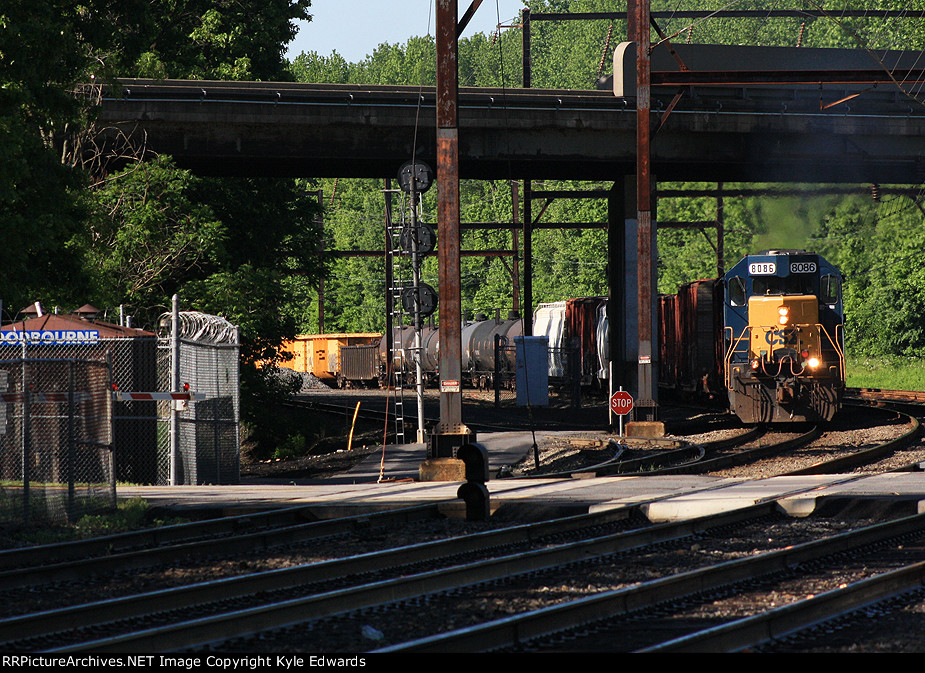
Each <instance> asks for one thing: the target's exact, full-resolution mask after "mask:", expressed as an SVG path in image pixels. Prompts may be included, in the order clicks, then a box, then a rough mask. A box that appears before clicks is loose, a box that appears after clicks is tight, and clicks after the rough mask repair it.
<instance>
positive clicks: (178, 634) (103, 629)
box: [0, 503, 925, 652]
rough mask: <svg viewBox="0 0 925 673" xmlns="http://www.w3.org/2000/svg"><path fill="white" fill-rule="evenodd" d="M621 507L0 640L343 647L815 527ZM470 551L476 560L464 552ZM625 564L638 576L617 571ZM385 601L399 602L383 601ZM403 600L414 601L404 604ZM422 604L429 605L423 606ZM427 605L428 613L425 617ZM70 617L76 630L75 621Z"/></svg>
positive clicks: (65, 619) (28, 625) (12, 628)
mask: <svg viewBox="0 0 925 673" xmlns="http://www.w3.org/2000/svg"><path fill="white" fill-rule="evenodd" d="M630 514H631V510H613V511H610V512H606V513H601V514H596V515H584V516H580V517H569V518H567V519H561V520H556V521H552V522H544V523H540V524H530V525H524V526H516V527H512V528H506V529H502V530H499V531H491V532H486V533H482V534H479V535H469V536H465V537H462V538H459V539H454V540H448V541H440V542H432V543H427V544H418V545H412V546H408V547H402V548H399V549H391V550H386V551H382V552H379V553H372V554H365V555H361V556H358V557H351V558H347V559H340V560H332V561H329V562H324V563H315V564H308V565H306V566H301V567H296V568H291V569H285V570H278V571H271V572H264V573H252V574H249V575H245V576H241V577H236V578H226V579H222V580H217V581H214V582H204V583H199V584H197V585H193V586H188V587H179V588H176V589H170V590H163V591H157V592H150V593H148V594H144V595H139V596H128V597H122V598H117V599H112V600H107V601H97V602H96V603H92V604H86V605H78V606H71V607H69V608H65V609H62V610H55V611H46V612H43V613H41V614H29V615H21V616H19V617H15V618H11V619H6V620H2V621H0V642H2V644H3V647H4V649H5V650H8V651H34V650H36V649H41V650H47V651H54V652H76V651H99V652H102V651H113V652H139V651H166V650H174V649H195V648H200V647H206V646H210V647H221V649H223V650H226V649H227V648H229V647H231V648H232V649H235V648H239V649H241V650H242V651H265V650H263V649H262V648H263V647H267V646H268V647H271V648H272V647H274V646H273V645H271V643H274V642H276V645H275V647H282V648H283V649H282V650H281V651H291V650H292V647H293V646H295V647H296V649H300V650H304V651H313V649H314V650H317V651H321V650H322V649H324V650H325V651H331V648H332V647H334V648H337V644H338V643H343V645H342V647H343V648H344V649H336V651H347V652H349V651H356V648H358V647H359V648H364V645H367V646H368V645H369V643H364V642H363V641H362V640H358V639H357V638H358V636H357V635H356V633H353V634H352V636H353V640H350V638H346V640H345V637H344V635H343V634H341V633H338V628H339V627H341V626H342V625H343V624H347V625H348V628H349V625H350V624H351V623H352V621H351V620H354V619H356V617H354V616H353V615H356V614H357V613H358V612H361V613H363V614H369V611H370V610H385V611H386V612H384V613H383V614H384V615H386V616H385V617H382V619H383V621H384V623H391V622H395V623H399V622H400V621H401V620H402V619H405V618H404V617H402V615H408V614H412V615H415V619H414V621H415V623H416V626H417V627H420V626H422V625H427V624H442V623H446V619H445V616H444V615H445V612H446V610H447V608H444V607H441V606H442V601H443V600H444V599H443V598H441V597H443V596H460V595H461V596H462V597H463V599H462V600H464V601H465V600H469V601H472V600H477V601H483V602H484V601H489V608H488V610H489V612H490V613H491V614H494V610H495V609H496V608H492V607H490V605H491V603H490V601H491V600H498V599H497V598H495V599H485V598H473V596H475V597H478V596H480V595H481V594H480V593H479V592H484V591H486V590H485V589H482V588H480V587H485V586H489V587H491V586H494V585H498V583H501V584H500V585H498V586H501V587H502V588H501V589H498V590H495V589H491V588H489V589H487V591H488V594H489V595H492V593H493V592H495V591H500V595H501V596H502V599H501V600H502V601H505V600H506V599H507V598H509V597H510V595H511V593H512V592H516V593H518V594H519V593H520V592H525V593H528V594H529V593H530V592H533V594H534V595H538V596H541V598H533V599H531V600H548V596H550V594H549V593H548V590H547V586H548V584H549V578H551V577H552V578H556V577H559V576H568V577H569V578H570V580H571V581H572V583H573V584H577V585H578V586H579V587H580V589H579V592H586V591H587V587H589V586H591V584H592V582H593V583H597V584H600V582H601V581H600V580H597V579H593V578H594V577H595V576H596V575H598V574H600V572H601V570H600V568H601V567H602V566H603V567H605V568H608V569H609V570H608V572H609V573H611V574H613V573H616V576H617V579H612V578H609V579H605V580H604V586H603V587H601V588H600V589H599V591H603V592H606V591H607V588H605V587H609V586H610V585H611V584H612V583H613V582H614V581H617V582H621V583H624V584H632V583H635V582H639V581H643V582H644V581H648V580H650V577H647V574H649V573H651V572H652V569H656V568H665V569H666V572H668V571H669V569H672V568H675V569H676V572H681V570H682V569H683V568H682V569H678V568H676V564H677V563H678V561H677V559H678V558H679V557H681V556H685V557H686V556H691V555H692V558H693V560H692V561H687V562H688V563H698V562H699V561H700V560H702V559H701V557H702V556H703V555H704V553H706V558H707V559H708V562H709V563H710V565H715V554H726V555H728V554H732V555H733V556H735V555H736V554H737V553H738V552H737V551H736V550H735V545H734V544H733V545H732V548H728V547H727V544H728V540H729V538H730V537H738V538H744V539H746V540H753V539H759V540H761V539H762V538H764V539H767V544H766V546H767V547H769V548H770V549H772V550H777V549H778V548H780V547H781V546H791V543H792V542H793V541H794V540H796V539H806V538H813V539H815V538H817V537H818V536H819V529H818V528H816V527H811V528H810V529H809V530H805V531H798V532H794V533H789V532H788V533H778V534H775V536H774V539H773V541H772V539H768V538H765V537H764V536H765V535H766V532H765V531H766V530H767V528H768V525H769V524H768V521H769V520H774V521H776V522H777V524H776V525H778V526H781V527H784V528H790V527H793V528H797V527H798V526H799V525H800V520H792V519H786V518H785V517H783V516H782V515H781V514H779V513H778V512H777V509H776V506H775V505H774V503H765V504H762V505H759V506H756V507H752V508H749V509H744V510H737V511H735V512H731V513H725V514H721V515H716V516H711V517H704V518H702V519H697V520H693V521H685V522H678V523H671V524H661V525H656V526H643V527H641V528H636V529H631V530H617V531H616V532H609V533H605V534H603V535H602V534H600V528H601V527H613V526H617V527H621V526H625V525H626V522H627V521H628V520H629V516H630ZM836 525H838V524H836ZM922 526H925V522H921V521H918V522H917V523H916V524H915V526H914V528H915V530H918V529H919V528H920V527H922ZM733 531H735V533H734V534H733ZM562 536H568V537H569V539H568V541H562V539H563V537H562ZM573 536H577V539H572V537H573ZM865 539H866V538H865ZM762 545H764V543H763V542H762ZM518 547H527V549H525V550H523V549H518ZM472 556H476V558H475V559H474V560H471V558H470V557H472ZM666 559H668V560H667V561H666ZM420 564H426V565H424V566H422V565H420ZM628 568H630V569H633V570H634V572H636V573H637V575H638V576H632V575H627V569H628ZM588 573H590V574H589V575H588V577H589V579H587V580H586V579H584V576H585V575H586V574H588ZM639 573H641V575H639ZM563 574H564V575H563ZM608 577H609V576H608ZM342 582H343V585H341V583H342ZM531 587H532V588H531ZM596 591H598V589H596ZM292 592H295V594H293V593H292ZM473 592H474V593H473ZM537 592H538V593H537ZM453 600H458V599H456V598H454V599H453ZM396 601H403V602H405V604H403V605H399V606H398V607H394V605H395V603H396ZM407 602H411V604H413V606H414V607H413V609H412V610H410V611H409V608H408V603H407ZM431 604H433V605H435V606H437V607H435V608H428V606H429V605H431ZM390 606H393V607H390ZM178 609H179V610H178ZM430 609H434V610H435V614H434V615H433V616H432V617H426V616H425V615H427V614H428V610H430ZM449 610H450V611H451V612H452V613H453V614H455V615H456V618H457V619H458V618H459V616H460V615H462V614H468V613H469V611H468V609H466V608H465V607H463V608H459V607H456V608H449ZM390 615H394V616H390ZM75 623H79V624H81V625H83V627H84V628H83V629H82V630H81V631H74V630H73V625H74V624H75ZM409 628H410V627H409ZM280 629H284V632H283V635H273V634H274V633H276V634H278V633H280V631H279V630H280ZM354 631H357V632H358V629H354ZM293 632H299V633H305V634H309V635H308V638H309V640H308V641H307V642H304V643H299V644H298V645H297V646H296V645H295V644H294V643H292V642H291V643H290V645H289V647H288V648H286V647H285V645H284V644H280V641H279V640H276V639H279V638H281V639H282V643H286V642H287V639H289V638H291V636H292V633H293ZM312 638H314V640H312ZM229 639H231V640H229ZM255 648H256V649H255ZM452 648H453V646H451V647H450V649H452Z"/></svg>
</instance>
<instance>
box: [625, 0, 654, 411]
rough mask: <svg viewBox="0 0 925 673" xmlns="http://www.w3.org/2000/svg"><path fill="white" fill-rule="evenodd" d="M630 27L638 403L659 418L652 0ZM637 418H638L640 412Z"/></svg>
mask: <svg viewBox="0 0 925 673" xmlns="http://www.w3.org/2000/svg"><path fill="white" fill-rule="evenodd" d="M632 8H633V10H634V11H633V21H632V22H631V27H632V28H633V31H634V40H633V41H634V42H635V43H636V227H637V229H636V231H637V236H636V269H637V271H636V278H637V282H638V295H637V296H638V302H639V304H638V310H639V324H638V330H639V350H638V370H637V371H638V373H639V379H638V386H639V390H638V391H637V403H636V404H637V407H638V408H639V411H640V412H641V413H640V415H641V418H640V419H639V420H643V421H654V420H656V418H657V403H656V398H657V389H656V387H655V370H654V367H653V362H652V360H653V357H654V354H653V348H652V341H653V335H652V305H653V302H654V295H653V288H652V271H653V259H652V258H653V255H654V252H655V251H654V250H653V249H652V241H653V238H654V233H655V223H654V222H653V220H652V174H651V159H652V156H651V154H652V152H651V150H652V148H651V144H650V143H651V140H652V135H651V133H652V132H651V123H650V122H651V100H650V93H651V65H652V64H651V59H650V48H651V41H650V36H649V25H650V16H649V9H650V7H649V0H636V1H635V3H634V5H633V6H632ZM637 418H639V417H638V416H637Z"/></svg>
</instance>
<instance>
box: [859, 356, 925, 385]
mask: <svg viewBox="0 0 925 673" xmlns="http://www.w3.org/2000/svg"><path fill="white" fill-rule="evenodd" d="M847 368H848V372H847V373H848V381H847V385H848V386H849V387H850V388H882V389H884V390H915V391H923V390H925V362H923V361H922V360H916V359H911V358H900V357H878V358H873V357H851V356H849V357H848V363H847Z"/></svg>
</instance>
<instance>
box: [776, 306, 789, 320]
mask: <svg viewBox="0 0 925 673" xmlns="http://www.w3.org/2000/svg"><path fill="white" fill-rule="evenodd" d="M777 313H778V315H779V316H780V317H779V318H778V319H777V322H779V323H780V324H781V325H786V324H787V323H788V322H789V321H790V309H789V308H787V307H786V306H781V307H780V308H779V309H777Z"/></svg>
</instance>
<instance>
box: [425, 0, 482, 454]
mask: <svg viewBox="0 0 925 673" xmlns="http://www.w3.org/2000/svg"><path fill="white" fill-rule="evenodd" d="M436 3H437V17H436V18H437V38H436V39H437V45H436V46H437V181H438V187H439V188H438V195H437V218H438V222H437V224H438V230H437V240H438V241H440V245H439V246H438V247H439V265H440V288H439V293H440V296H439V304H440V423H439V425H438V426H437V428H436V432H435V433H434V434H433V436H432V437H431V445H430V449H429V454H430V455H429V457H431V458H446V457H452V456H453V449H454V448H457V447H459V446H461V445H462V444H465V443H467V442H469V441H471V440H472V439H473V435H472V434H471V432H470V431H469V429H468V428H467V427H466V426H465V425H463V423H462V392H461V387H460V386H461V383H462V381H461V376H462V364H461V363H462V327H461V325H462V306H461V301H460V289H459V285H460V269H459V118H458V109H459V95H458V88H459V71H458V67H457V63H458V43H457V25H456V17H457V11H458V10H457V2H456V0H436Z"/></svg>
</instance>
